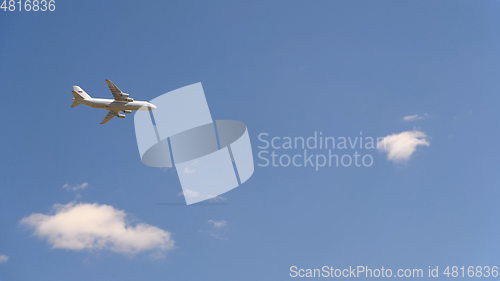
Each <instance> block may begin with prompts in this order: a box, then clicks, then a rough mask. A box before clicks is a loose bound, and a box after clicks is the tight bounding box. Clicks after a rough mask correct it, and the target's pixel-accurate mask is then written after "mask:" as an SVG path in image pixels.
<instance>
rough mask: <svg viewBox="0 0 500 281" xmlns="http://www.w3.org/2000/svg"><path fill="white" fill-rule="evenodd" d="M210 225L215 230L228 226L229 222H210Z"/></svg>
mask: <svg viewBox="0 0 500 281" xmlns="http://www.w3.org/2000/svg"><path fill="white" fill-rule="evenodd" d="M208 224H210V225H211V226H212V227H213V228H222V227H225V226H226V225H227V221H224V220H220V221H218V220H208Z"/></svg>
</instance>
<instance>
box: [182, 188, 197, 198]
mask: <svg viewBox="0 0 500 281" xmlns="http://www.w3.org/2000/svg"><path fill="white" fill-rule="evenodd" d="M177 196H178V197H182V196H186V197H189V198H198V197H200V196H201V193H199V192H197V191H194V190H191V189H188V188H184V189H183V190H182V191H181V192H179V193H178V194H177Z"/></svg>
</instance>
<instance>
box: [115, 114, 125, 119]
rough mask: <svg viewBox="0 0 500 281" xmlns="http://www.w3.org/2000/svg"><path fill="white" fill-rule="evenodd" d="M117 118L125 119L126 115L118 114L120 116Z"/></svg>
mask: <svg viewBox="0 0 500 281" xmlns="http://www.w3.org/2000/svg"><path fill="white" fill-rule="evenodd" d="M116 116H118V118H125V114H123V113H118V115H116Z"/></svg>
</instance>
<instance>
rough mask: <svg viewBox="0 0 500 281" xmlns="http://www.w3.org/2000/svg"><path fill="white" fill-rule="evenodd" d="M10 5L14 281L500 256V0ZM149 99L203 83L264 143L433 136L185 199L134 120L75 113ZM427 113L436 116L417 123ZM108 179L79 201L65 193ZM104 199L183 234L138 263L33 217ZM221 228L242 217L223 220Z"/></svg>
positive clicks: (280, 274) (7, 239)
mask: <svg viewBox="0 0 500 281" xmlns="http://www.w3.org/2000/svg"><path fill="white" fill-rule="evenodd" d="M56 5H57V10H56V12H53V13H37V14H34V13H27V12H22V13H19V12H16V13H4V12H3V11H2V12H1V14H0V77H1V80H0V81H1V82H0V93H1V96H2V104H3V105H4V106H3V108H2V109H3V110H2V113H3V116H4V118H3V122H2V128H3V134H2V138H1V141H0V142H1V147H2V148H3V153H2V154H3V155H2V156H3V157H2V159H3V160H2V161H1V170H2V174H1V177H0V188H1V189H0V224H1V226H0V255H7V256H8V257H9V259H8V261H6V262H2V263H0V280H1V281H24V280H38V281H45V280H47V281H48V280H69V279H71V280H75V281H78V280H123V281H128V280H139V279H140V280H241V281H244V280H287V279H288V274H289V266H291V265H299V266H303V267H311V266H321V265H324V264H326V265H336V266H346V265H372V266H380V265H385V266H393V267H398V266H402V267H405V266H424V267H426V266H427V265H460V264H462V265H498V261H499V259H498V248H499V247H500V226H499V224H498V215H499V213H500V207H499V206H498V198H499V197H498V196H499V195H500V191H499V189H498V186H500V185H499V183H500V177H499V174H498V171H497V167H498V163H497V161H498V155H499V152H500V151H499V148H498V145H497V140H498V138H499V137H500V133H499V131H498V110H497V107H498V104H499V101H500V98H499V95H498V93H499V92H500V84H499V83H498V78H497V77H498V75H499V74H500V55H499V52H498V50H500V33H499V26H500V17H499V16H498V15H499V13H500V4H499V2H498V1H493V0H491V1H486V0H484V1H472V0H449V1H445V0H443V1H384V0H379V1H361V0H356V1H313V2H311V1H273V2H269V1H245V2H243V1H161V2H160V1H158V2H148V3H140V2H137V1H93V0H92V1H78V2H76V1H72V2H69V1H60V2H59V1H58V2H57V4H56ZM104 79H111V80H112V81H113V82H115V83H116V84H117V85H118V86H119V87H120V88H121V89H122V90H125V91H126V92H128V93H130V94H131V96H132V97H134V98H136V99H139V100H149V99H152V98H154V97H156V96H158V95H160V94H162V93H164V92H166V91H169V90H173V89H176V88H179V87H182V86H185V85H188V84H191V83H195V82H199V81H201V82H202V83H203V86H204V89H205V92H206V96H207V100H208V103H209V105H210V109H211V112H212V116H213V117H214V118H215V119H233V120H241V121H243V122H245V123H246V124H247V126H248V127H249V132H250V137H251V139H252V142H253V146H254V147H253V148H254V155H255V153H257V152H258V148H257V145H258V140H257V138H256V137H257V135H258V134H259V133H261V132H268V133H270V134H273V135H278V136H301V135H305V136H308V135H311V134H312V133H313V132H314V131H322V132H323V133H325V134H328V135H334V136H355V135H358V134H359V132H360V131H362V132H363V133H364V134H365V135H373V136H386V135H389V134H393V133H400V132H403V131H408V130H419V131H423V132H425V133H426V134H427V136H428V138H429V141H430V143H431V145H430V146H426V147H418V148H417V151H416V152H415V153H414V154H413V155H412V156H411V159H408V161H407V162H405V163H404V164H396V163H393V162H391V161H387V160H386V158H385V155H384V154H383V153H381V152H376V151H375V152H374V157H375V164H374V165H373V167H371V168H362V169H360V168H352V167H351V168H328V169H322V170H320V171H318V172H316V171H314V170H312V169H305V168H292V167H289V168H270V167H267V168H262V167H256V170H255V173H254V175H253V177H252V178H251V179H250V180H249V181H248V182H247V183H245V184H244V185H242V186H240V187H238V188H236V189H234V190H233V191H231V192H229V193H227V194H225V195H224V197H225V198H226V199H227V200H225V201H224V202H222V203H219V204H200V205H193V206H183V205H182V203H183V199H182V198H181V197H179V196H178V193H179V192H180V191H181V187H180V184H179V181H178V178H177V175H176V173H175V171H173V170H160V169H153V168H150V167H146V166H144V165H142V164H141V162H140V159H139V155H138V152H137V146H136V143H135V135H134V129H133V120H132V119H133V118H131V117H132V116H129V117H128V118H126V119H124V120H121V119H120V120H112V121H110V122H109V123H108V124H106V125H102V126H101V125H99V124H98V122H100V120H101V119H102V118H103V116H104V115H105V112H104V111H100V110H94V109H90V108H86V107H83V106H80V107H77V108H74V109H71V108H69V105H70V104H71V86H73V85H79V86H81V87H82V88H83V89H85V90H86V91H87V92H89V93H90V94H91V95H93V96H97V97H110V96H111V95H110V93H109V92H108V90H107V88H106V85H105V83H104ZM412 114H427V117H426V118H425V119H423V120H418V121H415V122H404V121H402V118H403V116H407V115H412ZM84 182H88V187H87V188H85V189H84V190H82V191H79V192H77V193H78V194H80V196H77V193H75V192H70V191H67V190H64V189H63V185H64V184H71V185H76V184H81V183H84ZM70 202H82V203H97V204H106V205H110V206H113V207H114V208H116V209H118V210H123V211H125V212H126V213H127V214H128V215H129V218H130V220H131V221H132V222H143V223H146V224H149V225H152V226H155V227H158V228H161V229H163V230H165V231H168V232H169V233H171V235H172V239H173V240H174V241H175V245H176V246H175V248H174V249H172V250H169V251H167V252H166V253H164V254H165V255H164V257H162V258H158V257H155V256H154V255H153V254H151V252H148V251H146V252H141V253H137V254H135V255H124V254H121V253H116V252H113V251H108V250H102V251H100V250H82V251H74V250H67V249H66V250H65V249H52V248H51V247H50V243H48V242H47V241H46V240H44V239H40V238H39V237H36V236H35V235H34V234H33V230H32V229H30V228H27V227H26V226H24V225H22V224H20V221H21V220H22V219H23V218H25V217H27V216H29V215H31V214H34V213H41V214H50V212H51V209H52V206H53V205H54V204H67V203H70ZM209 220H215V221H226V225H225V226H223V227H221V228H220V229H215V228H214V227H213V226H212V225H211V224H210V223H209Z"/></svg>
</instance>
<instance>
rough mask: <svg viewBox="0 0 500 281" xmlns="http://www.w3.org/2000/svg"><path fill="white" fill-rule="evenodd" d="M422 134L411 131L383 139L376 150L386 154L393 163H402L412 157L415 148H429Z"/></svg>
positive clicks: (425, 137)
mask: <svg viewBox="0 0 500 281" xmlns="http://www.w3.org/2000/svg"><path fill="white" fill-rule="evenodd" d="M429 145H431V143H430V142H429V141H428V140H427V135H426V134H425V133H424V132H421V131H417V130H413V131H405V132H401V133H399V134H392V135H388V136H386V137H384V138H383V139H382V140H381V141H379V142H378V144H377V148H378V150H380V151H382V152H386V153H387V159H388V160H390V161H393V162H398V163H401V162H404V161H406V160H408V159H410V157H411V156H412V155H413V153H414V152H415V150H416V149H417V146H429Z"/></svg>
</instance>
